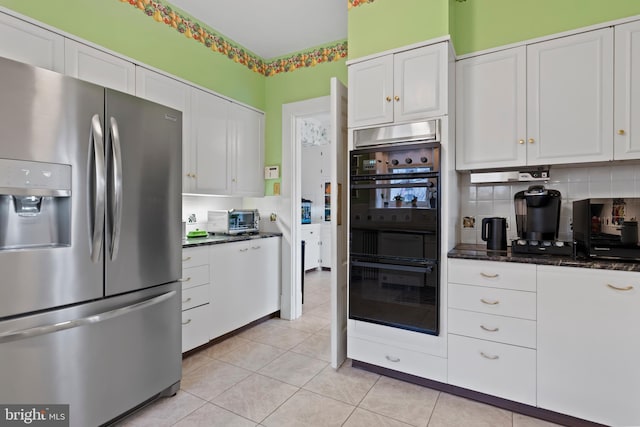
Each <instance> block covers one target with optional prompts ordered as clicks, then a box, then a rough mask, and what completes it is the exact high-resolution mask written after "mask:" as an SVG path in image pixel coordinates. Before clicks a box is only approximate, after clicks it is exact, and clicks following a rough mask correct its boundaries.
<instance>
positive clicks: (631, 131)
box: [613, 21, 640, 160]
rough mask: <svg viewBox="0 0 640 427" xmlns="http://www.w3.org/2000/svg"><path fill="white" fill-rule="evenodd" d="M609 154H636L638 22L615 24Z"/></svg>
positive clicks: (639, 151)
mask: <svg viewBox="0 0 640 427" xmlns="http://www.w3.org/2000/svg"><path fill="white" fill-rule="evenodd" d="M614 111H615V116H614V122H615V128H614V129H615V135H614V146H613V158H614V159H616V160H619V159H638V158H640V22H639V21H636V22H630V23H628V24H623V25H618V26H616V27H615V107H614Z"/></svg>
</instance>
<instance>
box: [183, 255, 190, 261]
mask: <svg viewBox="0 0 640 427" xmlns="http://www.w3.org/2000/svg"><path fill="white" fill-rule="evenodd" d="M190 259H191V257H190V256H188V257H186V258H182V262H187V261H189V260H190Z"/></svg>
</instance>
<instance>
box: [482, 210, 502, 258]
mask: <svg viewBox="0 0 640 427" xmlns="http://www.w3.org/2000/svg"><path fill="white" fill-rule="evenodd" d="M482 240H484V241H485V242H487V249H488V250H490V251H506V250H507V219H506V218H501V217H492V218H483V219H482Z"/></svg>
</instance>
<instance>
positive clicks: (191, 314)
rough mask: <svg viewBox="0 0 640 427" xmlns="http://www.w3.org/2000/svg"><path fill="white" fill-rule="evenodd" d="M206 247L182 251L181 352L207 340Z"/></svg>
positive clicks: (207, 252) (209, 311)
mask: <svg viewBox="0 0 640 427" xmlns="http://www.w3.org/2000/svg"><path fill="white" fill-rule="evenodd" d="M208 254H209V249H208V248H207V247H196V248H185V249H183V250H182V352H183V353H184V352H185V351H189V350H191V349H194V348H196V347H198V346H201V345H203V344H206V343H207V342H208V341H209V323H210V322H211V309H210V306H209V294H210V288H209V256H208Z"/></svg>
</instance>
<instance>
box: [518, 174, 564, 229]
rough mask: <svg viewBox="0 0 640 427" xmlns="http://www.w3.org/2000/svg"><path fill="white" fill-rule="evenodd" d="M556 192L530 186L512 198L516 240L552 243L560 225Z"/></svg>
mask: <svg viewBox="0 0 640 427" xmlns="http://www.w3.org/2000/svg"><path fill="white" fill-rule="evenodd" d="M561 198H562V196H561V194H560V192H559V191H558V190H551V189H547V188H544V186H543V185H532V186H530V187H529V188H528V189H527V190H524V191H519V192H517V193H516V194H515V196H514V200H513V202H514V205H515V211H516V227H517V231H518V238H519V239H521V240H529V241H554V240H556V239H557V238H558V227H559V225H560V200H561Z"/></svg>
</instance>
